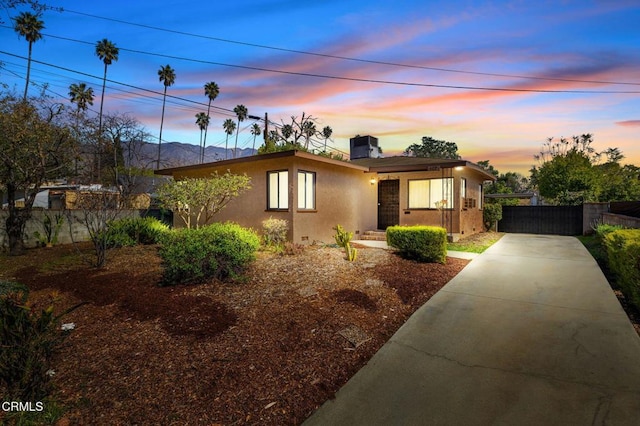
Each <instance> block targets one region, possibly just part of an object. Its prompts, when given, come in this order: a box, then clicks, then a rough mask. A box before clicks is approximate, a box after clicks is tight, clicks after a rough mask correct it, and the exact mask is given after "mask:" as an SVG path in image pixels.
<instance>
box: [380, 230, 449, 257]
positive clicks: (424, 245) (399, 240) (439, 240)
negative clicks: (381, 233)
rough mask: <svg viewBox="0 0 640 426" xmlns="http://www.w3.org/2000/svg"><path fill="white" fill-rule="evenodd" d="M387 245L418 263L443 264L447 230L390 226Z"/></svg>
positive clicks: (445, 253) (445, 254) (445, 252)
mask: <svg viewBox="0 0 640 426" xmlns="http://www.w3.org/2000/svg"><path fill="white" fill-rule="evenodd" d="M387 244H388V245H389V246H391V247H394V248H396V249H398V250H399V251H400V254H401V255H402V256H403V257H406V258H408V259H413V260H417V261H419V262H437V263H445V262H446V259H447V230H446V229H444V228H441V227H439V226H390V227H389V228H387Z"/></svg>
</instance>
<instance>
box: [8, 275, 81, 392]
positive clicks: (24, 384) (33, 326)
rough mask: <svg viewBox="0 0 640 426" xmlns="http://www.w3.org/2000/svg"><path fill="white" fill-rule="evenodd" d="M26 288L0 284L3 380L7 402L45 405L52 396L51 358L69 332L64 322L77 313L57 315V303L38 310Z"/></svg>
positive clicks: (52, 301) (12, 283)
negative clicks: (65, 328) (61, 324)
mask: <svg viewBox="0 0 640 426" xmlns="http://www.w3.org/2000/svg"><path fill="white" fill-rule="evenodd" d="M28 296H29V291H28V290H27V288H26V287H24V286H22V285H20V284H17V283H14V282H10V281H0V342H1V344H0V380H1V381H2V382H3V383H4V386H5V388H6V392H7V395H6V396H5V398H4V399H5V400H14V401H41V400H42V399H43V398H45V397H46V396H47V395H48V393H49V392H50V378H51V358H52V355H53V352H54V350H55V349H56V348H57V347H58V346H59V345H60V344H61V343H62V340H63V339H64V336H65V332H63V331H61V330H60V326H59V320H60V318H61V317H62V316H63V315H65V314H67V313H69V312H71V311H72V310H74V309H76V308H77V307H78V306H80V305H76V306H74V307H73V308H71V309H68V310H67V311H65V312H63V313H62V314H60V315H58V316H55V315H54V303H55V299H54V298H53V296H52V298H51V300H50V303H49V306H47V307H46V308H44V309H42V308H37V307H36V306H34V305H33V304H31V303H30V302H29V301H28V300H27V299H28Z"/></svg>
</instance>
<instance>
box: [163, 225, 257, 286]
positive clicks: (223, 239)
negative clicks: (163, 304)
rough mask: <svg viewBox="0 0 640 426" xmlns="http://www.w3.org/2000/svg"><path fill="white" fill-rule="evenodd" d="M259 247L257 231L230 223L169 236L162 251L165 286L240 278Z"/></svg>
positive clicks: (186, 230) (187, 230)
mask: <svg viewBox="0 0 640 426" xmlns="http://www.w3.org/2000/svg"><path fill="white" fill-rule="evenodd" d="M259 247H260V238H259V237H258V235H257V234H256V233H255V232H254V231H253V230H251V229H246V228H242V227H241V226H240V225H238V224H235V223H230V222H227V223H214V224H211V225H207V226H204V227H201V228H198V229H179V230H175V231H173V232H169V233H167V234H166V235H165V236H164V237H162V240H161V246H160V250H159V254H160V257H162V262H163V265H164V275H163V279H162V283H161V285H175V284H186V283H197V282H202V281H205V280H207V279H210V278H215V279H225V278H227V277H230V278H238V277H239V276H240V273H241V272H242V270H243V269H244V268H245V267H246V266H247V264H248V263H249V262H251V261H253V260H254V259H255V252H256V250H258V248H259Z"/></svg>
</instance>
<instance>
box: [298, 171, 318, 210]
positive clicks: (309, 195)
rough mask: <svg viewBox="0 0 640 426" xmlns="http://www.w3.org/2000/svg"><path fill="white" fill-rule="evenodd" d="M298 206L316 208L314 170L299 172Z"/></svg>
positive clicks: (300, 207) (307, 208)
mask: <svg viewBox="0 0 640 426" xmlns="http://www.w3.org/2000/svg"><path fill="white" fill-rule="evenodd" d="M298 208H299V209H301V210H315V208H316V174H315V173H314V172H303V171H299V172H298Z"/></svg>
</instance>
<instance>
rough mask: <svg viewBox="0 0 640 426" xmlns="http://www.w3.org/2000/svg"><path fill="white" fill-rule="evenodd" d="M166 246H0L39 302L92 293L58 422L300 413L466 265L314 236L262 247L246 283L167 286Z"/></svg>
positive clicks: (4, 271)
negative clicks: (99, 262) (91, 257)
mask: <svg viewBox="0 0 640 426" xmlns="http://www.w3.org/2000/svg"><path fill="white" fill-rule="evenodd" d="M85 250H86V248H85ZM156 251H157V248H156V247H153V246H146V247H145V246H140V247H133V248H123V249H118V250H115V251H113V252H112V253H111V257H110V259H109V261H108V263H107V266H106V267H105V268H104V269H101V270H96V269H93V268H91V267H89V266H87V265H86V264H85V263H83V261H82V256H81V255H79V254H78V253H77V252H76V250H75V249H74V248H73V247H71V246H61V247H55V248H53V249H36V250H30V251H29V252H28V254H27V255H26V256H23V257H20V258H8V257H6V256H0V271H1V272H0V275H1V278H5V279H8V278H13V279H16V280H18V281H19V282H22V283H24V284H27V285H28V286H29V287H30V288H31V290H32V297H33V298H34V300H36V301H37V300H38V299H44V298H45V296H46V295H48V294H50V293H51V292H52V291H59V292H60V303H59V307H60V308H61V309H62V308H66V307H68V306H71V305H73V304H76V303H78V302H88V304H86V305H84V306H82V307H81V308H80V309H78V310H76V311H74V312H72V313H71V314H70V315H68V317H66V318H65V319H64V322H74V323H75V324H76V329H75V330H73V331H72V332H71V334H70V336H69V337H68V339H67V340H66V342H65V345H64V347H63V348H62V350H61V351H60V352H59V353H58V355H57V356H56V360H55V363H54V370H55V373H56V374H55V376H54V383H55V386H56V391H55V394H54V397H55V399H56V400H57V401H58V402H59V403H60V404H62V405H63V406H64V407H65V408H66V410H67V411H66V413H65V415H64V418H63V419H62V421H61V422H60V423H62V424H165V425H169V424H175V425H186V424H190V425H196V424H198V425H199V424H202V425H212V424H214V425H215V424H224V425H232V424H261V425H297V424H300V423H301V422H302V421H304V419H306V418H307V417H308V416H309V415H310V414H311V413H312V412H313V411H314V410H315V409H317V408H318V407H319V406H320V405H321V404H322V403H323V402H324V401H326V400H327V399H329V398H331V397H332V396H333V395H334V393H335V392H336V391H337V390H338V389H339V388H340V387H341V386H342V385H343V384H344V383H345V382H346V381H347V380H348V379H349V378H350V377H351V376H352V375H353V374H354V373H355V372H356V371H357V370H358V369H360V368H361V367H362V366H363V365H364V364H365V363H366V362H367V360H369V359H370V358H371V356H372V355H373V354H374V353H375V352H376V351H377V350H378V349H379V348H380V347H381V346H382V345H383V344H384V343H385V342H386V341H387V340H388V339H389V337H390V336H391V335H392V334H393V333H394V332H395V331H396V330H397V329H398V328H399V327H400V326H401V325H402V324H403V323H404V322H405V321H406V320H407V318H408V317H409V316H410V315H411V314H412V313H413V312H414V311H415V310H416V309H417V308H418V307H420V306H421V305H422V304H424V303H425V302H426V301H427V300H428V299H429V298H430V297H431V296H432V295H433V294H434V293H435V292H437V291H438V290H439V289H440V288H441V287H442V286H443V285H444V284H446V283H447V282H448V281H449V280H450V279H451V278H452V277H454V276H455V275H456V274H457V273H458V272H459V271H460V270H461V269H462V268H463V267H464V266H465V265H466V263H467V261H465V260H460V259H453V258H448V259H447V263H446V265H439V264H418V263H415V262H411V261H407V260H404V259H401V258H399V257H397V256H396V255H394V254H392V253H390V252H388V251H385V250H381V249H367V248H360V249H359V256H358V259H357V261H356V262H354V263H350V262H348V261H346V260H345V259H344V254H343V252H342V251H341V250H340V249H337V248H331V247H311V248H307V249H306V250H304V251H303V252H302V253H300V254H297V255H294V256H286V255H276V254H273V253H267V252H260V253H259V255H258V259H257V261H255V262H254V263H253V264H252V265H251V266H250V268H249V270H248V271H247V274H246V276H245V278H244V279H243V280H242V281H240V282H227V283H220V282H209V283H206V284H202V285H195V286H188V287H180V286H179V287H168V288H166V287H165V288H160V287H158V286H157V285H156V284H157V283H158V282H159V280H160V276H161V272H162V269H161V264H160V259H159V257H158V256H157V253H156Z"/></svg>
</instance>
